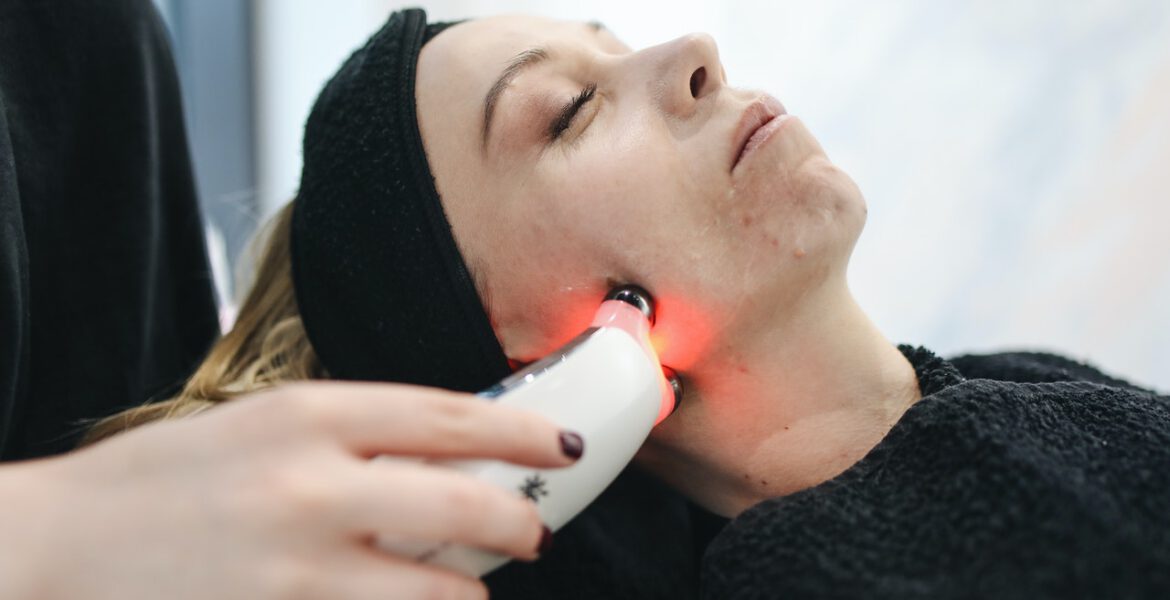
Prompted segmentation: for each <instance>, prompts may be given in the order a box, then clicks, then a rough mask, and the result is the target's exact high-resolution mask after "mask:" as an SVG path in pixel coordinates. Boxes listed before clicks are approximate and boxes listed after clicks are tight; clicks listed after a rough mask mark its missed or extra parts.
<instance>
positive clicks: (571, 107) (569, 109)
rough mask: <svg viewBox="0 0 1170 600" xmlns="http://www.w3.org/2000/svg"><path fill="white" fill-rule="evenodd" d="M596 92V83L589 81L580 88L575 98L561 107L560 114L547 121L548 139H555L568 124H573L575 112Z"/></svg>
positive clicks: (566, 128)
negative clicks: (583, 87) (589, 82)
mask: <svg viewBox="0 0 1170 600" xmlns="http://www.w3.org/2000/svg"><path fill="white" fill-rule="evenodd" d="M596 92H597V84H596V83H591V84H589V85H587V86H585V89H583V90H581V93H580V94H577V96H576V97H575V98H573V99H572V100H570V101H569V103H568V104H566V105H565V107H564V108H562V109H561V112H560V114H559V115H557V117H556V118H555V119H553V121H552V122H551V123H549V126H548V138H549V141H555V140H557V139H558V138H560V137H561V134H563V133H564V132H565V131H566V130H568V129H569V126H570V125H572V124H573V118H574V117H576V116H577V113H578V112H580V111H581V107H582V106H585V103H587V102H589V101H590V100H592V99H593V96H594V94H595V93H596Z"/></svg>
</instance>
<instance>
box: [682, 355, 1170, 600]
mask: <svg viewBox="0 0 1170 600" xmlns="http://www.w3.org/2000/svg"><path fill="white" fill-rule="evenodd" d="M902 349H903V352H904V353H906V354H907V356H908V357H909V358H910V359H911V361H912V362H913V363H914V365H915V368H916V370H917V372H918V376H919V381H920V385H921V387H922V391H923V395H924V397H923V398H922V400H921V401H919V402H918V403H917V404H916V405H915V406H913V407H911V409H910V410H909V411H907V413H906V414H905V415H904V416H903V418H902V419H901V420H900V421H899V422H898V423H897V425H895V427H894V428H893V429H892V430H891V431H890V433H889V434H888V435H887V436H886V438H885V439H884V440H883V441H882V442H881V443H880V444H879V445H878V446H877V447H876V448H874V449H873V450H872V451H871V452H870V453H869V454H868V455H867V456H866V457H865V458H864V459H862V460H861V461H860V462H859V463H857V464H856V465H854V466H853V467H852V468H850V469H849V470H847V471H846V472H845V473H843V474H842V475H840V476H838V477H836V478H834V479H832V480H830V481H828V482H826V483H824V484H821V485H818V486H816V487H813V488H811V489H808V490H804V491H801V492H798V493H795V494H792V495H789V496H786V497H782V498H775V499H772V500H769V501H766V502H763V503H761V504H758V505H756V506H754V507H752V508H750V509H749V510H747V511H745V512H744V513H743V514H741V515H740V516H739V517H738V518H736V519H735V520H734V521H732V522H731V523H730V524H729V525H728V526H727V527H725V528H724V529H723V531H722V532H721V533H720V534H719V535H718V536H717V537H716V538H715V540H714V541H713V542H712V543H711V545H710V547H709V548H708V550H707V553H706V555H705V557H704V561H703V565H702V592H703V593H702V595H703V597H705V598H971V597H986V598H1150V597H1170V399H1168V398H1167V397H1165V396H1158V395H1156V394H1154V393H1151V392H1148V391H1145V390H1142V389H1140V388H1137V387H1135V386H1132V385H1130V384H1128V383H1126V382H1124V381H1120V380H1118V379H1115V378H1112V377H1109V376H1107V375H1104V374H1102V373H1101V372H1099V371H1097V370H1096V369H1094V368H1092V367H1089V366H1086V365H1083V364H1079V363H1076V362H1074V361H1071V360H1068V359H1064V358H1061V357H1058V356H1053V355H1049V354H1038V353H1009V354H999V355H992V356H964V357H959V358H956V359H955V360H954V362H953V364H952V363H948V362H946V361H943V360H940V359H938V358H936V357H934V356H933V355H932V354H930V353H929V352H927V351H925V350H922V349H912V348H909V347H903V348H902ZM956 367H957V368H956Z"/></svg>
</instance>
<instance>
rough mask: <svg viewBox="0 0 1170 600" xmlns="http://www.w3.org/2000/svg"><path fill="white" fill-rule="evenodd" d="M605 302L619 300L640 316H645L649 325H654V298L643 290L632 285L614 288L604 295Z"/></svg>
mask: <svg viewBox="0 0 1170 600" xmlns="http://www.w3.org/2000/svg"><path fill="white" fill-rule="evenodd" d="M605 299H606V300H620V301H622V302H625V303H626V304H631V305H633V306H634V307H635V308H637V309H638V310H640V311H642V314H644V315H646V319H647V320H649V321H650V324H651V325H653V324H654V298H653V297H652V296H651V295H650V292H647V291H646V289H645V288H643V287H641V286H637V285H633V284H627V285H623V286H621V287H616V288H614V289H612V290H610V292H609V293H608V294H606V295H605Z"/></svg>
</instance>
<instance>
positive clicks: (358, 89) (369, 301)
mask: <svg viewBox="0 0 1170 600" xmlns="http://www.w3.org/2000/svg"><path fill="white" fill-rule="evenodd" d="M449 25H451V23H436V24H432V25H429V26H428V25H427V22H426V13H425V12H423V11H422V10H420V9H407V10H403V11H399V12H396V13H394V14H392V15H390V18H389V20H387V22H386V24H385V25H383V26H382V28H381V29H380V30H379V31H378V32H377V33H375V34H374V35H373V36H372V37H371V38H370V39H369V41H367V42H366V44H365V45H364V46H363V47H362V48H360V49H358V50H357V51H356V52H354V53H353V55H351V56H350V57H349V59H348V60H346V61H345V64H344V65H342V67H341V70H340V71H338V72H337V74H336V75H334V76H333V78H332V79H331V80H330V81H329V83H328V84H326V85H325V88H324V89H323V90H322V91H321V95H320V96H318V98H317V102H316V104H314V106H313V110H312V112H311V113H310V114H309V119H308V121H307V122H306V124H305V137H304V149H303V155H304V166H303V167H302V170H301V186H300V190H299V192H298V193H297V198H296V201H295V207H294V208H293V219H292V232H291V235H292V271H293V284H294V288H295V293H296V300H297V305H298V308H299V310H300V314H301V318H302V320H303V321H304V325H305V331H306V332H307V334H308V336H309V342H310V343H311V344H312V345H313V349H314V350H315V351H316V353H317V356H318V358H320V360H321V363H322V365H323V366H324V367H325V369H326V370H328V371H329V374H330V376H332V377H335V378H338V379H350V380H367V381H396V382H402V383H413V384H419V385H429V386H439V387H445V388H448V389H454V390H461V391H478V390H481V389H483V388H486V387H488V386H489V385H491V384H492V383H495V382H496V381H497V380H499V379H500V378H502V377H504V376H505V375H507V374H508V373H510V372H511V369H510V368H509V367H508V360H507V357H506V356H505V355H504V351H503V349H502V348H501V347H500V343H499V341H498V340H497V339H496V335H495V333H494V332H493V331H492V327H491V323H490V322H489V320H488V317H487V314H486V311H485V310H484V307H483V303H482V302H481V301H480V298H479V295H478V294H477V293H476V290H475V285H474V283H473V281H472V279H471V275H470V273H469V271H468V269H467V266H466V265H465V264H464V262H463V258H462V256H460V254H459V249H458V248H457V247H456V245H455V239H454V237H453V234H452V233H451V225H450V223H448V222H447V217H446V215H444V213H443V206H442V204H440V202H439V194H438V192H437V191H436V190H435V184H434V176H433V175H432V174H431V170H430V167H429V166H428V164H427V158H426V154H425V153H424V151H423V142H422V136H421V135H420V134H419V129H418V118H417V116H416V113H415V95H414V77H415V67H416V65H417V63H418V55H419V50H420V49H421V48H422V46H423V44H425V43H426V42H427V41H429V40H430V39H431V38H432V37H434V36H435V35H437V34H438V33H439V32H440V31H442V30H443V29H444V28H446V27H448V26H449Z"/></svg>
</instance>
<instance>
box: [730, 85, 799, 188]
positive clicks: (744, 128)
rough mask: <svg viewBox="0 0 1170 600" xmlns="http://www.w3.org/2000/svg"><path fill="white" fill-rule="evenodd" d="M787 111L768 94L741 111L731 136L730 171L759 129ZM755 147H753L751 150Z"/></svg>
mask: <svg viewBox="0 0 1170 600" xmlns="http://www.w3.org/2000/svg"><path fill="white" fill-rule="evenodd" d="M786 114H788V111H786V110H785V109H784V105H783V104H781V103H780V101H779V100H777V99H775V98H773V97H772V96H770V95H768V94H763V95H761V96H760V97H759V98H756V99H755V100H753V101H752V103H751V104H749V105H748V106H747V108H746V109H744V111H743V115H741V116H740V118H739V123H737V124H736V126H735V130H734V131H732V134H731V152H732V154H731V169H730V170H732V171H734V170H735V167H736V165H738V164H739V161H740V160H742V159H743V157H744V150H745V149H746V146H747V145H748V140H750V139H751V138H752V135H753V134H755V133H756V131H758V130H759V129H760V128H761V127H763V126H765V125H767V124H768V123H770V122H771V121H772V119H775V118H776V117H779V116H780V115H786ZM754 147H755V146H754V145H753V148H754Z"/></svg>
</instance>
